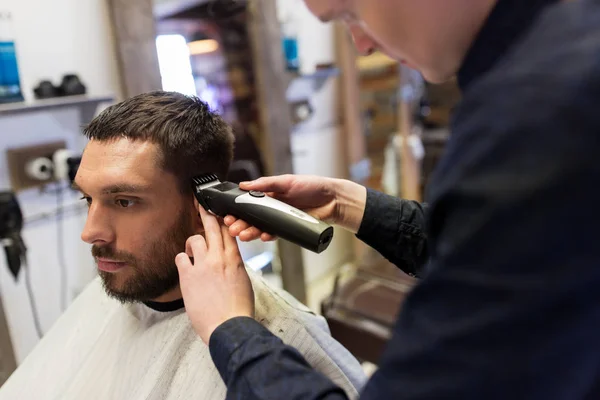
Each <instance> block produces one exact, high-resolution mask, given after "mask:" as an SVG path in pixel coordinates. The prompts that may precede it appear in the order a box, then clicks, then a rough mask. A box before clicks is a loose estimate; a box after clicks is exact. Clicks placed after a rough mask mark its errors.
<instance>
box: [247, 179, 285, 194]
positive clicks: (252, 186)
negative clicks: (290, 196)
mask: <svg viewBox="0 0 600 400" xmlns="http://www.w3.org/2000/svg"><path fill="white" fill-rule="evenodd" d="M293 182H294V176H293V175H289V174H288V175H279V176H268V177H262V178H258V179H257V180H254V181H250V182H240V188H242V189H243V190H258V191H261V192H279V193H285V192H287V191H288V190H290V188H291V187H292V185H293Z"/></svg>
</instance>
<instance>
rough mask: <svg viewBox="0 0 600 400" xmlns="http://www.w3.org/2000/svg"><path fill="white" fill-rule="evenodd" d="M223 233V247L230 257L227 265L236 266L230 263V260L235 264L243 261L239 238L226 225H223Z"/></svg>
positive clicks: (226, 254)
mask: <svg viewBox="0 0 600 400" xmlns="http://www.w3.org/2000/svg"><path fill="white" fill-rule="evenodd" d="M221 234H222V235H223V249H224V250H225V256H226V257H227V258H228V262H227V263H226V264H227V265H226V266H227V267H229V266H231V267H234V266H235V265H230V262H233V264H236V263H241V255H240V249H239V247H238V243H237V240H236V239H235V238H234V237H233V236H231V235H230V234H229V230H228V228H227V227H226V226H225V225H221Z"/></svg>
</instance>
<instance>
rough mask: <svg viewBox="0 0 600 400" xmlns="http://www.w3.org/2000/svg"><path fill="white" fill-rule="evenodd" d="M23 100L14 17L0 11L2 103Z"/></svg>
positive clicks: (0, 98)
mask: <svg viewBox="0 0 600 400" xmlns="http://www.w3.org/2000/svg"><path fill="white" fill-rule="evenodd" d="M23 100H24V98H23V92H22V90H21V80H20V76H19V66H18V63H17V53H16V47H15V38H14V35H13V26H12V16H11V14H10V12H6V11H0V103H12V102H18V101H23Z"/></svg>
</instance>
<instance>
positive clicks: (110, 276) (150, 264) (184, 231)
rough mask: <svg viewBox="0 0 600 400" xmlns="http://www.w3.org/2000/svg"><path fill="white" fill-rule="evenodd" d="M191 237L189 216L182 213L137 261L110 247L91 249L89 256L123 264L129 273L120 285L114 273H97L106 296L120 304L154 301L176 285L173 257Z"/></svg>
mask: <svg viewBox="0 0 600 400" xmlns="http://www.w3.org/2000/svg"><path fill="white" fill-rule="evenodd" d="M193 234H194V230H193V228H192V226H191V223H190V220H189V215H188V214H187V213H185V212H182V213H181V214H180V216H179V219H178V221H177V222H176V223H175V224H174V225H173V227H172V228H171V229H170V230H169V231H168V232H167V234H166V235H165V236H163V237H162V238H160V239H159V240H157V241H156V242H154V243H153V244H152V246H151V247H150V248H149V250H148V251H147V253H146V254H145V255H144V256H143V257H144V259H143V260H140V259H138V258H136V257H135V256H133V255H132V254H130V253H126V252H121V251H115V250H114V249H112V248H110V247H99V246H95V245H94V246H92V255H93V256H94V257H100V258H110V259H114V260H118V261H121V262H124V263H126V264H127V265H126V267H124V268H128V269H130V270H131V272H129V271H123V272H125V273H129V274H131V276H129V277H127V278H126V280H125V282H121V283H120V284H119V278H120V277H118V276H117V274H118V273H119V272H117V273H116V274H115V273H110V272H105V271H98V274H99V275H100V277H101V278H102V283H103V286H104V290H105V291H106V293H107V294H108V295H109V296H110V297H113V298H115V299H117V300H119V301H120V302H121V303H133V302H140V301H148V300H152V299H156V298H157V297H160V296H162V295H163V294H165V293H167V292H169V291H170V290H172V289H174V288H175V287H177V285H179V273H178V271H177V266H176V265H175V256H176V255H177V254H178V253H180V252H182V251H185V242H186V240H187V239H188V238H189V237H190V236H192V235H193Z"/></svg>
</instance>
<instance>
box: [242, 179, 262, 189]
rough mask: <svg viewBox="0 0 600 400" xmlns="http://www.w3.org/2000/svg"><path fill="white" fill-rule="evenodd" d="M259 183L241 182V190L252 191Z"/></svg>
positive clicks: (254, 181)
mask: <svg viewBox="0 0 600 400" xmlns="http://www.w3.org/2000/svg"><path fill="white" fill-rule="evenodd" d="M257 181H258V180H253V181H244V182H240V188H241V189H245V190H250V189H252V188H253V187H254V186H256V182H257Z"/></svg>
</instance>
